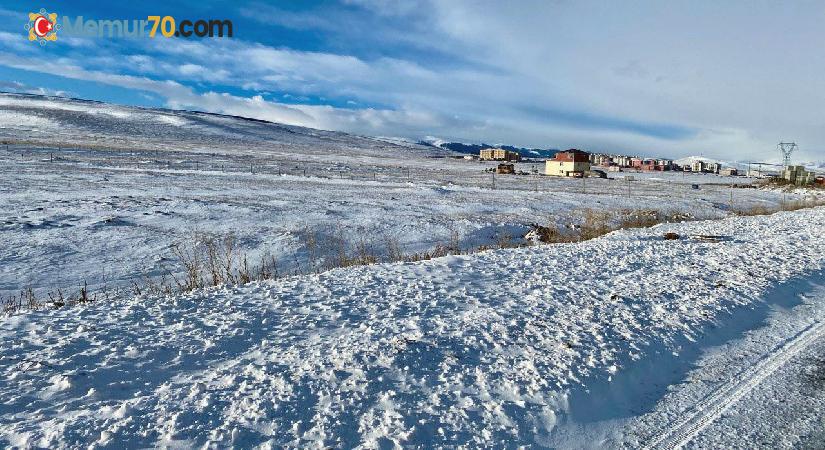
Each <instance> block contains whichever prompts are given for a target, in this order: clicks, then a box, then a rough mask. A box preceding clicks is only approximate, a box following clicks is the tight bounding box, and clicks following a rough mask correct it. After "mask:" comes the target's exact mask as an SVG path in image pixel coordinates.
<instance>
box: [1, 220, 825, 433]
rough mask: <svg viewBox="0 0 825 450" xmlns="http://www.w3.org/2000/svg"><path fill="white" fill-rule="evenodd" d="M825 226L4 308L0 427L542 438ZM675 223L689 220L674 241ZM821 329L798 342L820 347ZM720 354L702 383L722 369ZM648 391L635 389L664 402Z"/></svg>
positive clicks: (684, 336) (804, 260)
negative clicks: (11, 312) (10, 311)
mask: <svg viewBox="0 0 825 450" xmlns="http://www.w3.org/2000/svg"><path fill="white" fill-rule="evenodd" d="M823 230H825V208H816V209H812V210H803V211H797V212H784V213H777V214H774V215H770V216H760V217H733V218H728V219H724V220H717V221H706V222H692V223H683V224H666V225H661V226H657V227H654V228H651V229H643V230H633V231H619V232H614V233H612V234H610V235H607V236H604V237H602V238H598V239H595V240H591V241H587V242H583V243H579V244H559V245H549V246H539V247H530V248H521V249H509V250H494V251H488V252H483V253H479V254H476V255H471V256H451V257H444V258H439V259H435V260H431V261H425V262H420V263H404V264H382V265H375V266H366V267H358V268H351V269H337V270H333V271H330V272H326V273H323V274H319V275H313V276H300V277H291V278H286V279H281V280H277V281H272V282H267V283H253V284H250V285H246V286H242V287H234V288H229V287H227V288H218V289H211V290H206V291H198V292H194V293H191V294H187V295H181V296H177V297H173V298H136V299H132V300H128V301H122V302H115V303H113V304H100V303H98V304H92V305H89V306H86V307H76V308H64V309H59V310H51V311H37V312H32V313H27V314H22V315H15V316H11V317H7V318H4V319H3V320H2V321H0V337H2V339H0V379H2V380H3V382H2V383H0V399H2V400H0V440H3V441H5V445H12V446H22V447H35V446H36V447H49V448H54V447H81V446H82V447H86V446H91V447H94V448H96V447H112V448H114V447H147V446H180V447H200V446H203V445H214V446H216V447H226V446H229V445H234V446H236V447H240V448H248V447H253V446H261V447H264V448H279V447H283V446H287V447H353V446H356V445H363V446H364V447H367V448H373V447H383V448H391V447H394V446H396V445H412V446H421V447H429V446H437V445H443V446H456V445H461V444H464V445H466V446H468V447H478V446H496V445H504V444H506V445H508V446H516V445H518V444H534V445H539V446H543V445H550V444H552V443H553V442H555V441H554V440H555V439H557V438H558V436H557V432H560V431H561V430H565V429H568V430H569V428H566V427H569V426H570V424H576V423H579V424H583V423H588V422H596V421H600V420H601V421H605V420H608V421H609V420H616V419H617V418H621V417H626V416H627V414H626V412H625V410H624V406H625V405H624V404H623V403H622V402H621V401H616V402H610V403H607V404H605V402H604V401H603V400H602V399H601V397H602V395H603V394H605V393H610V392H614V389H613V388H612V386H613V383H617V385H618V387H619V388H621V387H622V386H630V385H635V386H644V385H645V384H646V382H648V381H650V380H652V382H656V381H661V380H663V379H667V375H668V373H670V372H671V370H673V369H672V367H671V366H670V365H668V364H667V362H668V359H667V357H668V355H681V356H680V357H677V358H676V360H677V361H680V364H683V363H684V361H685V360H688V361H689V360H690V359H691V358H692V357H693V356H692V355H696V354H698V350H697V348H698V347H703V346H705V345H706V344H707V342H706V341H705V337H706V336H711V337H712V336H714V335H716V334H721V335H724V334H727V333H726V332H724V331H719V330H724V329H725V327H727V326H733V328H734V329H739V328H741V326H742V324H754V323H758V322H759V320H760V318H764V316H765V311H764V308H765V302H766V301H767V299H769V298H770V296H771V294H772V293H775V292H777V291H778V290H782V289H790V288H789V286H798V284H795V283H800V281H799V280H804V279H808V278H810V277H821V275H818V274H820V271H822V270H823V269H825V256H824V255H825V239H823V237H822V236H823V233H822V231H823ZM668 231H671V232H676V233H679V234H680V235H682V236H684V238H683V239H681V240H677V241H665V240H663V239H662V237H661V236H662V233H664V232H668ZM700 235H714V236H717V238H716V239H713V240H710V241H709V240H707V239H701V238H698V237H697V236H700ZM786 292H787V291H786ZM816 292H818V293H821V289H820V290H819V291H816ZM817 295H818V294H817ZM821 301H822V299H821V298H820V297H818V296H811V297H810V298H809V301H808V303H806V304H810V305H811V306H810V309H809V310H807V311H803V310H798V311H799V312H798V313H796V312H794V313H793V314H797V316H796V318H795V319H793V320H789V321H788V323H789V324H791V325H792V326H790V327H789V328H787V329H785V330H782V329H781V328H782V327H781V326H780V327H777V328H775V329H776V330H777V335H776V336H775V338H777V340H780V339H779V338H780V337H781V338H782V339H784V340H786V341H787V340H792V339H793V335H794V333H795V332H797V331H798V330H800V329H804V328H805V326H806V325H810V324H811V323H813V321H818V320H821V317H820V316H819V315H820V314H821V311H822V303H821ZM814 316H816V317H814ZM714 330H716V331H714ZM767 335H771V333H767ZM780 335H781V336H780ZM817 342H819V341H817V340H816V339H813V340H810V339H809V340H806V346H803V347H802V350H799V348H798V347H799V346H796V347H794V349H796V350H798V351H799V353H798V356H795V355H797V354H796V353H793V354H789V355H786V356H788V359H789V360H793V358H795V357H804V356H805V355H807V354H809V353H806V352H813V353H810V354H815V353H816V351H817V349H818V348H821V347H819V346H817V345H818V344H817ZM764 343H765V347H767V348H773V346H772V345H770V344H771V342H770V340H766V341H764ZM731 345H738V344H731ZM807 345H814V346H813V347H808V346H807ZM746 347H747V345H746ZM751 347H752V348H753V350H754V353H752V354H751V353H747V352H743V353H742V354H741V355H740V354H739V353H731V354H729V355H727V356H724V357H720V358H721V359H726V358H727V359H730V360H731V361H733V362H732V363H731V364H733V365H731V364H728V367H731V368H735V367H734V366H735V364H742V365H746V364H748V359H749V358H750V361H756V360H758V359H759V357H758V355H757V354H756V353H755V352H756V351H757V350H758V351H760V352H761V353H762V354H764V353H765V350H767V348H762V346H761V345H752V346H751ZM780 353H781V352H780ZM737 355H738V356H739V358H737ZM663 358H664V359H663ZM770 361H773V362H776V361H777V360H776V359H772V360H770ZM725 364H727V363H725ZM754 366H758V367H763V366H760V365H758V364H755V365H754ZM775 366H776V364H773V363H772V366H771V367H773V368H774V370H773V371H772V372H766V371H761V372H759V373H761V374H762V375H765V377H767V379H768V380H770V379H771V377H773V376H781V375H782V374H783V373H788V374H789V376H788V378H787V379H788V380H793V376H792V373H793V370H794V369H793V366H792V367H791V368H789V369H783V368H782V367H783V366H781V365H780V367H779V368H777V367H775ZM675 370H681V368H679V367H677V368H676V369H675ZM760 370H761V369H760ZM802 372H804V370H803V371H802ZM727 373H728V372H724V374H723V373H720V374H719V375H718V376H716V378H710V381H711V383H708V384H707V385H705V384H704V383H703V382H702V381H701V380H696V381H695V385H696V386H697V389H699V390H702V389H707V388H708V387H710V388H712V387H714V386H713V385H714V384H718V382H714V380H718V379H719V378H720V377H721V378H722V381H723V382H724V381H727V380H728V379H730V378H732V375H726V374H727ZM625 374H631V375H633V376H635V377H638V378H636V379H635V382H633V383H630V382H629V381H632V380H629V379H628V378H627V377H626V376H625ZM734 374H735V371H734ZM780 385H781V383H780ZM770 386H771V384H767V385H759V386H757V387H755V388H754V389H756V390H754V391H753V392H763V391H760V389H765V391H764V393H763V394H761V395H753V396H751V397H750V398H749V399H748V400H747V401H749V402H752V403H751V404H750V406H751V407H760V408H765V407H767V405H768V404H770V402H771V401H772V400H771V399H772V398H773V395H776V394H772V393H770ZM777 386H778V385H777ZM791 386H793V385H791ZM688 394H690V392H688ZM779 394H783V392H779ZM801 397H802V396H800V395H796V396H794V395H793V394H791V395H789V396H788V398H790V399H795V398H801ZM696 398H702V395H697V396H696ZM657 400H658V397H657V396H650V397H649V398H647V397H636V398H635V399H634V400H632V402H631V403H635V405H636V406H637V407H639V408H642V409H652V405H654V404H655V403H656V402H657ZM802 400H804V399H802ZM728 407H729V408H737V407H739V406H738V404H736V403H734V404H732V405H729V406H728ZM744 407H745V408H747V406H744ZM732 410H734V409H728V411H732ZM639 412H645V411H643V410H642V411H639ZM809 412H810V416H811V417H819V415H818V414H819V412H817V411H815V410H814V409H809ZM663 414H665V415H664V416H663V417H665V418H661V419H659V420H650V421H649V422H645V426H649V427H653V428H648V430H649V429H659V428H656V427H667V426H669V425H670V424H671V423H673V421H674V419H675V418H676V417H672V416H669V415H667V414H666V413H663ZM759 414H762V417H767V418H770V415H769V414H768V413H767V411H765V412H761V413H759ZM675 416H679V414H675ZM720 417H721V420H719V421H718V422H712V423H711V424H710V425H708V426H709V427H715V426H718V427H720V428H719V433H718V434H719V435H721V433H722V432H723V431H724V430H727V429H728V428H725V427H730V426H731V425H730V423H731V422H725V420H727V417H726V416H724V415H722V416H720ZM794 423H796V424H803V425H804V427H803V426H802V425H800V426H799V427H788V428H786V429H785V436H791V437H789V438H788V439H789V440H787V441H782V442H799V439H801V438H799V436H810V433H809V432H810V429H809V428H810V427H811V426H816V422H814V421H812V420H810V421H808V422H807V425H805V422H804V421H796V422H794ZM806 427H807V428H806ZM638 429H639V433H640V436H641V437H640V439H648V435H645V434H643V432H644V430H645V429H644V428H642V425H640V426H639V428H638ZM704 430H706V432H708V433H710V431H709V430H712V428H705V429H704ZM754 430H757V428H756V427H754ZM755 432H757V433H758V431H755ZM805 433H808V434H805ZM794 434H795V436H797V438H794V437H793V435H794ZM702 436H703V435H699V437H698V439H701V438H702ZM806 439H807V438H806ZM810 439H815V438H810ZM567 442H568V443H570V442H571V441H569V440H568V441H567ZM696 442H697V445H713V444H712V442H715V441H708V443H707V444H703V442H704V441H696ZM813 442H816V441H813ZM579 444H580V445H581V441H579ZM780 444H781V443H780ZM630 445H631V446H632V445H633V444H632V443H631V444H630ZM743 445H744V444H743Z"/></svg>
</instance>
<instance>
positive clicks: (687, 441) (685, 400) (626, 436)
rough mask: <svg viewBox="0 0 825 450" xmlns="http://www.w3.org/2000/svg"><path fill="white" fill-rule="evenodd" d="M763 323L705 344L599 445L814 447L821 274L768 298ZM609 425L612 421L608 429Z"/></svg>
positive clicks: (820, 383)
mask: <svg viewBox="0 0 825 450" xmlns="http://www.w3.org/2000/svg"><path fill="white" fill-rule="evenodd" d="M765 302H766V303H767V304H769V305H770V312H769V314H768V316H767V317H766V318H765V321H764V323H762V324H760V325H759V326H757V327H755V328H752V329H750V330H748V331H746V332H745V333H743V334H742V336H741V337H738V338H736V339H732V340H730V341H727V342H725V343H723V344H721V345H718V346H713V347H710V348H708V349H706V350H704V351H703V354H702V356H701V357H700V358H698V360H697V361H696V363H695V365H694V367H693V368H692V370H690V371H689V372H686V373H685V374H684V376H683V377H681V379H680V381H679V382H678V383H676V384H674V385H672V386H670V388H669V389H668V392H667V394H666V395H665V396H664V397H663V398H662V399H661V400H660V401H659V402H658V404H656V405H652V407H651V408H650V409H651V411H650V412H648V413H646V414H643V415H641V416H639V417H633V418H630V419H629V420H627V421H625V422H623V423H621V425H620V426H613V428H614V431H613V433H609V434H612V437H611V438H609V439H605V440H604V441H603V447H605V448H615V447H624V448H637V447H645V448H691V449H692V448H741V449H753V448H770V449H773V448H822V446H823V445H825V415H823V414H822V411H823V407H825V371H824V370H823V369H825V326H824V325H823V318H825V272H819V273H816V274H813V275H812V276H809V277H804V278H802V279H798V280H797V281H796V282H794V283H790V284H786V285H783V286H781V287H780V288H779V289H777V290H775V291H774V292H772V293H771V294H769V295H768V298H766V299H765ZM614 425H615V424H614Z"/></svg>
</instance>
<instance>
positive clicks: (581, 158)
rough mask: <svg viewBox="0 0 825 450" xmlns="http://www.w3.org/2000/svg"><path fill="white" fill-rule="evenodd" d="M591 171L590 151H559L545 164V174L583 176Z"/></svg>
mask: <svg viewBox="0 0 825 450" xmlns="http://www.w3.org/2000/svg"><path fill="white" fill-rule="evenodd" d="M589 171H590V156H589V153H587V152H583V151H581V150H576V149H570V150H566V151H563V152H558V153H556V156H555V157H553V159H550V160H547V162H546V163H545V165H544V174H545V175H550V176H555V177H583V176H584V174H585V173H586V172H589Z"/></svg>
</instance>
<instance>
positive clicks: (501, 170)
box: [496, 163, 516, 175]
mask: <svg viewBox="0 0 825 450" xmlns="http://www.w3.org/2000/svg"><path fill="white" fill-rule="evenodd" d="M496 173H498V174H503V175H504V174H509V175H512V174H514V173H516V167H515V166H514V165H513V164H507V163H501V164H499V165H498V167H496Z"/></svg>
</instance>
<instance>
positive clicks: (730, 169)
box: [719, 167, 739, 177]
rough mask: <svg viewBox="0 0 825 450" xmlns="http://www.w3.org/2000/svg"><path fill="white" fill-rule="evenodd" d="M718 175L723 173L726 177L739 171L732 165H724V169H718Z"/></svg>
mask: <svg viewBox="0 0 825 450" xmlns="http://www.w3.org/2000/svg"><path fill="white" fill-rule="evenodd" d="M719 175H725V176H728V177H735V176H737V175H739V171H738V170H736V169H734V168H733V167H725V168H724V169H722V170H720V171H719Z"/></svg>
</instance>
